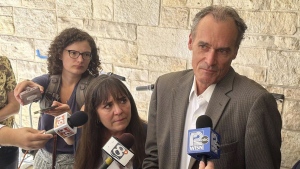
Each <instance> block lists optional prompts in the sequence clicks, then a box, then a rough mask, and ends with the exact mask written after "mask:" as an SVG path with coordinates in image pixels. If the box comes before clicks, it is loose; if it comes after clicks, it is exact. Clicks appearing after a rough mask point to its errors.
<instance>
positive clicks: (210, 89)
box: [189, 76, 216, 103]
mask: <svg viewBox="0 0 300 169" xmlns="http://www.w3.org/2000/svg"><path fill="white" fill-rule="evenodd" d="M215 87H216V84H212V85H210V86H209V87H208V88H207V89H206V90H205V91H204V92H203V93H202V94H200V95H199V96H197V87H196V78H195V76H194V80H193V85H192V88H191V92H190V96H189V101H191V99H192V96H193V95H194V96H195V97H203V98H204V100H206V101H207V103H208V102H209V100H210V98H211V95H212V93H213V92H214V90H215Z"/></svg>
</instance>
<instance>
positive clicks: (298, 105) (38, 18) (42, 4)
mask: <svg viewBox="0 0 300 169" xmlns="http://www.w3.org/2000/svg"><path fill="white" fill-rule="evenodd" d="M217 4H221V5H228V6H232V7H234V8H235V9H237V10H238V12H239V13H240V15H241V16H242V18H244V20H245V22H246V24H247V25H248V30H247V31H246V37H245V39H244V41H243V42H242V44H241V47H240V50H239V54H238V56H237V58H236V59H235V61H234V62H233V67H234V69H235V70H236V71H237V72H238V73H240V74H243V75H245V76H248V77H249V78H251V79H254V80H255V81H257V82H258V83H260V84H262V85H263V86H264V87H265V88H267V89H268V90H269V91H270V92H272V93H278V94H283V95H284V96H285V100H284V101H283V102H278V105H279V107H278V108H279V110H280V111H281V115H282V120H283V128H282V140H283V144H282V163H281V165H282V169H287V168H291V166H292V165H293V164H294V163H295V162H296V161H297V160H299V159H300V88H299V86H300V51H299V49H300V45H299V35H300V12H299V11H300V1H299V0H256V1H253V0H0V56H7V57H8V58H9V59H10V61H11V63H12V66H13V70H14V72H15V75H16V78H17V81H18V82H20V81H22V80H24V79H32V78H33V77H35V76H39V75H41V74H44V73H47V66H46V64H45V63H46V62H45V61H46V60H45V59H41V58H39V57H38V56H37V53H36V50H39V51H40V55H42V56H47V51H48V47H49V45H50V43H51V41H52V40H53V38H54V37H55V36H56V35H57V34H58V33H60V32H61V31H62V30H63V29H65V28H68V27H77V28H80V29H83V30H85V31H87V32H88V33H90V34H91V35H92V36H93V37H94V38H95V40H96V43H97V45H98V48H99V53H100V57H101V62H102V67H103V70H104V71H105V72H113V73H115V74H118V75H122V76H124V77H126V81H125V82H124V83H125V84H126V85H127V86H128V87H129V89H130V90H131V92H132V94H133V96H134V98H135V101H136V102H137V106H138V109H139V113H140V115H141V117H142V118H144V119H147V112H148V105H149V100H150V96H151V91H150V90H148V91H136V87H137V86H146V85H150V84H153V83H155V80H156V78H157V77H158V76H160V75H162V74H165V73H168V72H172V71H178V70H184V69H189V68H191V64H190V61H191V54H190V52H189V50H188V48H187V43H188V36H189V32H190V25H191V20H192V19H193V17H194V15H195V13H197V12H198V11H199V10H200V9H201V8H203V7H205V6H208V5H217ZM37 109H38V103H34V104H32V106H31V107H30V106H23V107H22V110H21V111H20V113H19V115H17V116H16V118H17V121H16V122H17V126H19V127H21V126H23V127H25V126H33V127H34V128H36V127H37V121H38V115H34V114H32V113H31V114H30V112H29V110H32V111H34V110H37ZM30 115H31V116H30Z"/></svg>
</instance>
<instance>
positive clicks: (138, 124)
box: [74, 75, 146, 169]
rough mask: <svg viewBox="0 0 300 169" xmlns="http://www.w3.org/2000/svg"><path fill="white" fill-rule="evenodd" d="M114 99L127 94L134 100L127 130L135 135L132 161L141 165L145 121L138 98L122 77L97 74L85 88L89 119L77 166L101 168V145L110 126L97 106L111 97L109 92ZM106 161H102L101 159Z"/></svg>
mask: <svg viewBox="0 0 300 169" xmlns="http://www.w3.org/2000/svg"><path fill="white" fill-rule="evenodd" d="M110 95H111V96H112V97H113V98H114V99H117V98H120V96H126V97H127V98H128V99H129V101H130V104H131V119H130V122H129V124H128V126H127V128H126V131H125V132H126V133H131V134H132V135H133V136H134V139H135V140H134V144H133V146H132V147H131V148H132V151H133V152H134V154H135V155H134V157H133V165H134V166H136V167H138V168H142V163H143V160H144V158H145V142H146V122H145V121H144V120H142V119H141V118H140V117H139V114H138V110H137V107H136V104H135V101H134V99H133V97H132V95H131V93H130V91H129V90H128V88H127V87H126V86H125V85H124V84H123V82H121V81H120V80H119V79H117V78H115V77H113V76H108V75H100V76H98V77H96V78H94V79H93V80H92V81H91V83H90V84H89V86H88V88H87V91H86V99H85V109H84V111H85V112H86V113H87V114H88V117H89V118H88V122H87V123H86V124H85V125H83V127H82V132H81V136H80V141H79V144H78V149H77V151H76V154H75V165H74V169H82V168H98V167H99V165H100V162H99V160H101V157H102V150H101V149H102V147H103V146H104V145H105V143H106V141H107V140H105V138H104V136H105V133H107V132H109V131H108V129H107V128H106V127H105V126H104V125H103V124H102V123H101V122H100V121H99V120H98V119H99V116H98V113H97V108H98V106H99V105H100V104H101V103H105V102H107V101H108V98H109V96H110ZM102 162H103V161H102Z"/></svg>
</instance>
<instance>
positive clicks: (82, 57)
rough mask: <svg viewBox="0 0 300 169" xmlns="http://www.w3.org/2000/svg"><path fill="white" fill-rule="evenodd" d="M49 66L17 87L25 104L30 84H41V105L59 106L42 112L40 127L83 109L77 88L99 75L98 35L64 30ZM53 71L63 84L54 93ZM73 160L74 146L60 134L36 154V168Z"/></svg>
mask: <svg viewBox="0 0 300 169" xmlns="http://www.w3.org/2000/svg"><path fill="white" fill-rule="evenodd" d="M47 66H48V74H45V75H42V76H39V77H36V78H34V79H32V80H31V81H30V80H25V81H23V82H20V83H19V84H18V85H17V86H16V88H15V90H14V95H15V97H16V99H17V100H18V102H19V103H20V104H22V105H23V101H22V99H21V98H20V93H21V92H22V91H24V90H25V88H26V87H28V86H29V87H34V86H38V87H39V89H40V91H41V93H42V94H43V96H42V99H41V100H40V107H41V108H47V107H50V106H58V107H56V108H54V109H52V110H48V111H46V112H42V113H41V116H40V119H39V124H38V129H40V130H46V131H48V130H50V129H52V128H53V121H54V117H55V116H59V115H61V114H63V113H65V112H69V113H70V114H71V113H72V112H73V113H74V112H76V111H78V110H80V108H81V106H82V105H78V101H76V99H78V98H76V97H82V96H79V94H78V92H76V90H77V87H78V84H80V81H81V80H82V79H84V78H87V77H90V76H91V75H92V77H96V76H98V75H99V70H101V66H100V60H99V55H98V51H97V47H96V43H95V41H94V39H93V38H92V37H91V36H90V35H89V34H88V33H86V32H84V31H82V30H80V29H77V28H68V29H65V30H63V31H62V32H61V33H60V34H59V35H58V36H57V37H56V38H55V39H54V41H53V42H52V43H51V46H50V48H49V51H48V59H47ZM53 75H59V76H58V82H57V83H59V84H58V89H57V91H56V92H53V93H51V92H49V91H51V90H52V91H53V89H50V88H48V86H50V84H52V83H53V82H52V81H53V79H52V78H51V77H53ZM51 80H52V81H51ZM54 80H55V79H54ZM52 88H53V85H52ZM83 99H84V98H83ZM54 138H56V137H54ZM75 138H76V137H75ZM53 152H54V153H53ZM73 164H74V148H73V146H70V145H67V144H66V142H65V141H64V140H63V138H61V137H59V136H58V137H57V140H56V139H51V140H49V141H48V142H47V143H46V145H45V147H44V148H42V149H40V150H38V152H37V153H36V155H35V158H34V168H51V167H52V168H54V167H55V168H56V169H71V168H73Z"/></svg>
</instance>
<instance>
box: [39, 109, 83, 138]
mask: <svg viewBox="0 0 300 169" xmlns="http://www.w3.org/2000/svg"><path fill="white" fill-rule="evenodd" d="M87 120H88V116H87V114H86V113H85V112H83V111H77V112H75V113H73V114H72V115H70V114H69V113H68V112H66V113H63V114H61V115H59V116H56V117H55V118H54V123H53V126H54V127H53V129H51V130H48V131H46V132H45V133H46V134H58V135H59V136H60V137H62V138H65V137H70V136H72V135H74V134H76V133H77V127H78V126H82V125H84V124H85V123H86V122H87Z"/></svg>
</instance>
